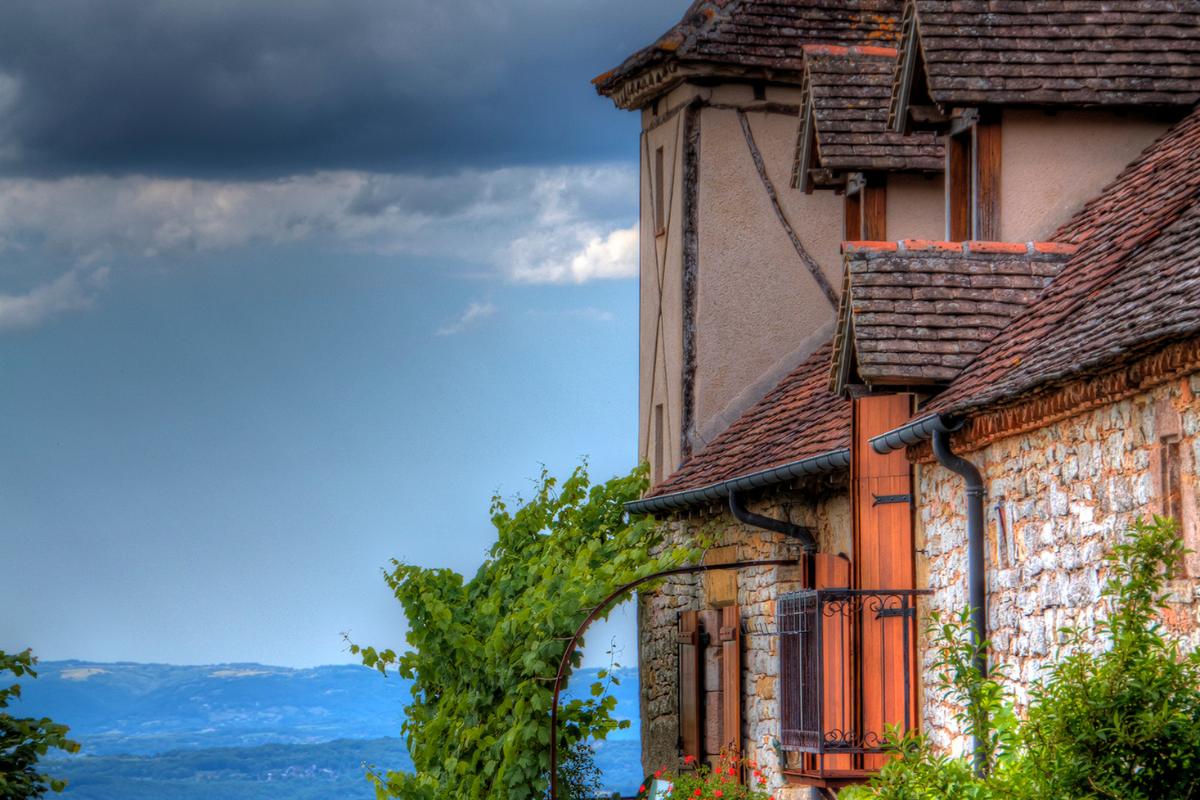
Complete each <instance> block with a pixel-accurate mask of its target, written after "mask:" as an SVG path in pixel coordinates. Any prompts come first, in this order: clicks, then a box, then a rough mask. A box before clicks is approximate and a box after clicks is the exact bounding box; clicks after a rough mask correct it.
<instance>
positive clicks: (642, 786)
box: [638, 783, 646, 794]
mask: <svg viewBox="0 0 1200 800" xmlns="http://www.w3.org/2000/svg"><path fill="white" fill-rule="evenodd" d="M644 791H646V784H644V783H643V784H642V785H641V786H639V787H638V794H641V793H642V792H644Z"/></svg>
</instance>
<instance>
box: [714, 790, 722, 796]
mask: <svg viewBox="0 0 1200 800" xmlns="http://www.w3.org/2000/svg"><path fill="white" fill-rule="evenodd" d="M724 796H725V795H723V794H721V790H720V789H717V791H716V792H714V793H713V797H724Z"/></svg>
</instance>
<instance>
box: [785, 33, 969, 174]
mask: <svg viewBox="0 0 1200 800" xmlns="http://www.w3.org/2000/svg"><path fill="white" fill-rule="evenodd" d="M895 67H896V51H895V50H892V49H889V48H884V47H870V46H863V47H836V46H829V45H808V46H806V47H805V48H804V69H805V72H804V78H805V80H804V87H805V97H804V100H803V101H802V105H801V112H800V126H799V131H800V134H801V135H803V133H804V131H805V130H806V126H807V121H808V120H807V117H808V115H809V114H812V116H813V127H814V129H815V133H816V144H817V147H816V159H815V161H816V162H818V164H819V166H820V167H822V168H824V169H829V170H834V171H839V172H861V171H866V170H913V171H920V170H923V171H931V172H940V171H941V170H942V169H943V167H944V164H943V160H944V157H945V151H944V150H943V148H942V144H941V142H940V141H939V140H938V138H937V137H936V136H935V135H934V133H933V132H932V131H921V132H917V133H914V134H913V135H911V136H904V135H902V134H899V133H892V132H890V131H888V130H887V120H888V101H889V99H890V97H891V93H892V73H893V72H894V71H895ZM803 144H804V142H803V141H802V140H798V141H797V144H796V158H797V165H798V161H799V159H800V158H801V153H802V151H803ZM798 166H799V165H798ZM814 166H815V165H814ZM792 185H793V186H798V185H799V183H798V177H797V176H794V179H793V184H792Z"/></svg>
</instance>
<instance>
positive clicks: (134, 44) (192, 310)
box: [0, 0, 687, 667]
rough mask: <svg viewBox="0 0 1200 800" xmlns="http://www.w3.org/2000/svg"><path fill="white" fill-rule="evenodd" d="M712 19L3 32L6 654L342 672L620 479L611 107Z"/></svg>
mask: <svg viewBox="0 0 1200 800" xmlns="http://www.w3.org/2000/svg"><path fill="white" fill-rule="evenodd" d="M686 5H687V3H686V2H685V0H602V1H601V2H599V3H579V2H576V0H355V2H353V3H345V2H340V1H339V0H236V1H235V0H206V2H204V3H196V2H194V0H166V1H160V0H138V1H137V2H134V1H133V0H15V1H14V2H9V3H4V4H3V5H0V374H2V375H3V380H0V553H2V554H3V557H2V558H0V575H3V580H4V584H5V588H6V594H7V597H8V599H7V602H6V603H5V604H4V605H5V608H4V611H3V612H2V614H0V649H2V650H5V651H9V652H12V651H18V650H23V649H25V648H27V647H32V648H33V649H34V654H35V655H37V656H39V657H40V658H42V659H46V660H59V659H68V658H74V659H82V660H94V661H140V662H161V663H176V664H209V663H230V662H260V663H267V664H274V665H280V666H292V667H307V666H314V665H318V664H329V663H345V662H350V661H353V658H352V657H351V656H350V654H349V653H348V652H347V651H346V645H345V643H344V642H343V639H342V636H341V633H342V632H349V635H350V637H351V639H353V640H354V641H355V642H357V643H360V644H363V645H372V646H376V647H394V648H398V647H400V646H403V635H404V630H405V625H404V619H403V614H402V612H401V609H400V606H399V604H398V602H397V601H396V600H395V599H394V598H393V597H392V596H391V595H390V593H389V591H388V589H387V587H386V586H385V585H384V583H383V580H382V577H381V572H380V570H381V568H383V567H385V566H387V565H388V563H389V561H390V560H391V559H393V558H395V559H399V560H403V561H406V562H407V563H410V564H418V565H421V566H426V567H449V568H452V569H455V570H457V571H459V572H463V573H466V574H468V575H470V574H473V572H474V570H475V569H477V567H478V566H479V564H480V563H481V562H482V560H483V557H484V552H485V550H486V549H487V547H488V546H489V545H490V544H491V542H492V541H493V539H494V537H493V529H492V528H491V526H490V523H489V520H488V507H489V505H490V501H491V498H492V495H493V494H494V493H496V492H499V493H500V494H502V495H504V496H506V497H512V496H515V495H519V494H521V493H523V492H524V493H526V494H527V493H528V491H529V489H530V487H532V482H531V480H532V479H533V478H536V477H537V475H538V474H539V473H540V472H541V470H542V468H543V465H544V466H545V468H546V469H548V470H549V471H550V472H551V474H555V475H560V476H565V475H567V474H569V473H570V471H571V470H572V469H573V468H574V467H575V466H577V465H578V464H579V463H580V460H581V458H583V457H587V459H588V461H589V464H590V470H591V472H592V474H593V476H594V477H596V478H606V477H608V476H611V475H614V474H617V473H625V472H628V470H630V469H631V468H632V467H633V466H634V465H635V464H636V462H637V419H636V416H637V395H636V389H637V330H636V328H637V325H636V320H637V279H636V275H637V257H636V244H637V230H636V223H637V196H638V195H637V146H638V130H639V125H638V120H637V118H636V117H635V115H633V114H630V113H628V112H623V111H618V110H616V109H615V108H614V107H613V106H612V103H611V102H610V101H608V100H606V99H604V98H600V97H598V96H596V94H595V92H594V90H593V88H592V86H591V84H590V83H589V81H590V79H591V78H592V77H594V76H596V75H598V74H600V73H601V72H604V71H605V70H607V69H610V68H612V67H614V66H616V65H617V64H618V63H620V62H621V61H622V60H623V59H624V58H625V57H626V56H628V55H629V54H631V53H633V52H634V51H635V50H637V49H639V48H640V47H642V46H644V45H646V44H649V43H650V42H651V41H653V40H654V39H655V38H656V37H657V36H658V35H659V34H661V33H662V32H663V31H665V30H666V29H667V28H668V27H670V25H671V24H673V23H674V22H676V21H677V20H678V19H679V18H680V17H681V16H682V14H683V12H684V11H685V10H686ZM633 625H634V622H633V615H632V613H629V612H628V611H622V612H618V613H617V614H616V615H614V619H613V621H611V622H610V623H609V625H608V626H607V627H605V628H603V629H601V630H599V631H596V633H594V634H593V635H592V636H590V637H589V642H590V643H591V646H590V647H589V648H588V652H587V658H586V660H587V662H588V663H593V664H606V663H608V656H607V655H605V653H604V651H605V650H606V649H607V645H608V644H609V643H610V642H612V641H614V640H615V641H616V642H617V644H618V646H619V647H625V648H626V650H625V653H624V656H623V658H624V661H625V663H627V664H630V663H633V654H632V653H631V650H632V649H633V647H634V645H633V641H632V639H631V632H632V630H633ZM618 660H620V659H618Z"/></svg>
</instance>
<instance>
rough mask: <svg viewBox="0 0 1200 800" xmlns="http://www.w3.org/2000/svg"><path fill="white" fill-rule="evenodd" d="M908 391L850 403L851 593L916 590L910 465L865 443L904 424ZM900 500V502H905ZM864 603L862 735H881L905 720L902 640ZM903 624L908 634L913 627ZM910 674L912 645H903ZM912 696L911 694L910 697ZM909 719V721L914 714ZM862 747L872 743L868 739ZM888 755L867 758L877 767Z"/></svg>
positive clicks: (895, 626)
mask: <svg viewBox="0 0 1200 800" xmlns="http://www.w3.org/2000/svg"><path fill="white" fill-rule="evenodd" d="M910 406H911V400H910V397H909V395H907V394H895V395H884V396H867V397H862V398H859V399H858V400H855V401H854V413H853V418H852V419H853V422H852V431H853V433H852V437H853V447H854V456H853V461H852V466H851V471H852V478H853V480H852V491H853V493H854V577H855V584H856V586H855V588H858V589H868V590H869V589H913V588H915V585H916V582H915V572H914V553H913V530H912V505H911V497H912V491H913V489H912V477H911V474H912V473H911V469H912V467H911V465H910V464H909V462H908V459H907V458H906V457H905V454H904V451H903V450H899V451H896V452H894V453H890V454H888V455H886V456H881V455H879V454H878V453H876V452H875V451H874V450H872V449H871V445H870V439H871V437H873V436H878V435H880V434H882V433H886V432H887V431H890V430H893V429H895V428H898V427H900V426H901V425H903V424H904V423H905V422H907V421H908V419H909V416H910ZM905 496H907V497H905ZM877 612H878V608H872V607H871V604H870V601H868V602H867V603H866V604H865V607H864V610H863V612H862V613H861V615H860V616H859V620H858V623H859V636H858V639H859V644H860V648H859V652H860V653H861V661H860V673H859V677H860V684H859V685H860V693H861V697H862V709H861V716H862V727H861V728H860V730H861V731H863V732H871V733H875V734H877V735H879V736H882V735H883V733H884V730H885V726H886V725H889V724H890V725H903V722H904V689H905V687H904V661H903V658H904V649H905V648H904V639H903V625H902V624H900V623H901V620H900V619H897V618H892V617H880V616H879V615H878V613H877ZM915 627H916V626H915V625H912V624H910V625H909V631H910V634H911V632H912V631H913V630H914V629H915ZM909 645H910V646H909V648H908V651H909V654H910V664H909V667H910V673H911V674H915V655H916V647H915V641H910V642H909ZM915 696H916V693H915V692H910V700H915ZM911 718H913V719H915V715H914V716H912V717H911ZM867 744H871V743H870V742H868V743H867ZM887 758H888V757H887V756H870V755H869V756H866V757H864V764H863V766H864V767H865V768H866V769H878V768H879V767H880V766H882V765H883V763H884V762H885V761H886V760H887Z"/></svg>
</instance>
